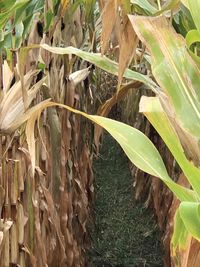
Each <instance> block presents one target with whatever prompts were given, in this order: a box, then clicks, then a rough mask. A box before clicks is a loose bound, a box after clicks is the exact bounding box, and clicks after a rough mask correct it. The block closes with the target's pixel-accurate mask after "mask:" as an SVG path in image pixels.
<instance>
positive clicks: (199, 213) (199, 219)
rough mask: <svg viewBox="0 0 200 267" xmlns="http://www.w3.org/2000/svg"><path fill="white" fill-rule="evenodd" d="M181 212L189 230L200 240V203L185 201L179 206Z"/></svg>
mask: <svg viewBox="0 0 200 267" xmlns="http://www.w3.org/2000/svg"><path fill="white" fill-rule="evenodd" d="M179 212H180V217H181V219H182V221H183V223H184V225H185V228H186V229H187V231H188V232H190V233H191V234H192V236H193V237H194V238H196V239H197V240H198V241H200V227H199V225H200V203H197V202H185V201H184V202H182V203H181V204H180V206H179Z"/></svg>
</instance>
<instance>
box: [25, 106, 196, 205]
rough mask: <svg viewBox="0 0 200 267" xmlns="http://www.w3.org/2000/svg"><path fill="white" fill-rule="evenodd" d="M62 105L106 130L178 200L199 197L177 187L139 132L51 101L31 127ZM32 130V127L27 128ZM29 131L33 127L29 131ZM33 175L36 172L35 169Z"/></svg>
mask: <svg viewBox="0 0 200 267" xmlns="http://www.w3.org/2000/svg"><path fill="white" fill-rule="evenodd" d="M52 106H59V107H63V108H65V109H67V110H69V111H72V112H74V113H76V114H80V115H83V116H84V117H86V118H88V119H90V120H91V121H93V122H95V123H97V124H98V125H99V126H101V127H103V128H104V129H105V130H107V131H108V132H109V133H110V134H111V135H112V136H113V137H114V138H115V140H116V141H117V142H118V143H119V144H120V146H121V147H122V149H123V150H124V152H125V153H126V155H127V156H128V158H129V159H130V160H131V161H132V162H133V163H134V164H135V165H136V166H137V167H138V168H140V169H141V170H143V171H144V172H147V173H149V174H151V175H153V176H156V177H158V178H160V179H161V180H162V181H163V182H164V183H165V184H166V185H167V186H168V187H169V188H170V189H171V191H172V192H174V194H175V195H176V197H177V198H178V199H180V200H181V201H195V200H196V195H195V193H194V191H192V190H189V189H187V188H184V187H182V186H180V185H178V184H176V183H175V182H174V181H172V179H171V178H170V177H169V175H168V173H167V170H166V168H165V165H164V163H163V161H162V158H161V156H160V154H159V152H158V151H157V149H156V148H155V146H154V145H153V144H152V142H151V141H150V140H149V139H148V138H147V137H146V136H145V135H144V134H143V133H142V132H140V131H139V130H137V129H135V128H133V127H131V126H129V125H127V124H124V123H121V122H118V121H115V120H111V119H108V118H104V117H101V116H95V115H88V114H86V113H84V112H81V111H78V110H75V109H73V108H71V107H69V106H66V105H63V104H58V103H53V102H48V101H46V102H45V103H44V104H43V105H41V109H37V111H36V114H37V115H35V114H34V113H32V116H33V117H32V118H30V119H31V125H32V126H33V125H34V124H35V121H36V118H37V117H38V116H39V115H40V114H41V111H42V110H43V109H45V108H47V107H52ZM28 127H29V125H28ZM29 129H30V128H29ZM28 142H29V143H30V144H29V148H30V147H32V145H33V144H34V135H33V134H31V136H28ZM30 155H31V161H32V167H33V168H35V158H34V157H35V154H34V153H33V151H30ZM32 171H33V173H34V169H33V170H32Z"/></svg>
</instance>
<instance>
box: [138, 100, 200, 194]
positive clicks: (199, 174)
mask: <svg viewBox="0 0 200 267" xmlns="http://www.w3.org/2000/svg"><path fill="white" fill-rule="evenodd" d="M140 112H143V113H144V114H145V116H146V117H147V119H148V120H149V121H150V123H151V124H152V125H153V127H154V128H155V129H156V130H157V131H158V133H159V134H160V136H161V137H162V139H163V141H164V142H165V144H166V145H167V147H168V148H169V150H170V151H171V152H172V155H173V156H174V158H175V159H176V161H177V162H178V164H179V165H180V167H181V169H182V170H183V172H184V174H185V176H186V177H187V179H188V181H189V182H190V184H191V185H192V187H193V189H194V190H195V191H196V192H197V193H198V196H199V198H200V170H199V169H198V168H196V167H195V166H194V165H193V164H192V163H191V162H190V161H189V160H188V159H187V158H186V156H185V153H184V150H183V148H182V146H181V143H180V141H179V138H178V136H177V134H176V132H175V130H174V128H173V126H172V124H171V122H170V120H169V119H168V117H167V115H166V114H165V112H164V111H163V108H162V106H161V104H160V102H159V99H158V98H157V97H142V99H141V102H140Z"/></svg>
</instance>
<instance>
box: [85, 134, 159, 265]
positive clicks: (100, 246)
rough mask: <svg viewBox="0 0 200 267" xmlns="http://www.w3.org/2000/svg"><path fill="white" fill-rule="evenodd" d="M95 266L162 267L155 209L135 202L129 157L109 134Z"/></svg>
mask: <svg viewBox="0 0 200 267" xmlns="http://www.w3.org/2000/svg"><path fill="white" fill-rule="evenodd" d="M94 172H95V176H96V177H95V180H96V203H95V216H96V218H95V229H94V230H93V232H92V249H91V251H90V258H91V266H92V267H136V266H138V267H143V266H145V267H162V266H163V263H162V251H161V246H160V241H159V231H158V229H156V223H155V219H154V218H153V215H152V211H150V210H147V209H146V208H144V205H143V204H138V203H135V202H134V195H133V194H134V192H133V187H132V184H133V181H132V177H131V175H130V171H129V167H128V160H127V158H126V156H125V154H124V153H123V151H122V150H121V148H120V147H119V145H118V144H117V143H116V142H115V141H114V140H113V139H112V138H111V137H110V136H109V135H107V134H106V135H105V138H104V142H103V145H102V149H101V151H100V155H99V158H98V160H96V161H95V163H94Z"/></svg>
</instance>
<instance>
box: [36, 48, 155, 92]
mask: <svg viewBox="0 0 200 267" xmlns="http://www.w3.org/2000/svg"><path fill="white" fill-rule="evenodd" d="M40 46H41V47H42V48H43V49H45V50H48V51H49V52H51V53H55V54H60V55H65V54H73V55H76V56H78V57H80V58H82V59H83V60H86V61H88V62H90V63H92V64H94V65H95V66H97V67H98V68H101V69H103V70H105V71H107V72H109V73H111V74H113V75H116V76H117V75H118V71H119V66H118V64H117V63H116V62H114V61H112V60H110V59H109V58H107V57H105V56H101V54H99V53H89V52H86V51H82V50H80V49H77V48H74V47H71V46H70V47H65V48H62V47H51V46H49V45H47V44H41V45H40ZM123 77H124V78H127V79H130V80H136V81H140V82H142V83H144V84H146V85H147V86H148V87H149V88H151V90H153V91H154V92H157V91H159V87H158V86H157V85H156V83H155V82H153V81H152V80H151V79H150V78H149V77H148V76H147V75H143V74H140V73H138V72H136V71H132V70H130V69H126V70H125V72H124V75H123Z"/></svg>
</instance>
